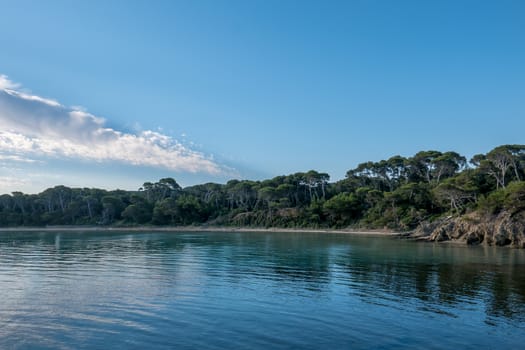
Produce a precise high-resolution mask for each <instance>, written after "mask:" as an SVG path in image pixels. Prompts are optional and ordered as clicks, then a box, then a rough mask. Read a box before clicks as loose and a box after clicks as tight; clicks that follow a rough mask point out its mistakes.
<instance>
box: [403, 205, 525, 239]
mask: <svg viewBox="0 0 525 350" xmlns="http://www.w3.org/2000/svg"><path fill="white" fill-rule="evenodd" d="M410 236H411V237H413V238H416V239H420V240H428V241H433V242H443V241H457V242H464V243H466V244H487V245H497V246H511V247H516V248H525V213H524V212H521V213H518V214H511V213H509V212H505V211H504V212H501V213H500V214H498V215H495V216H484V215H480V214H479V213H471V214H467V215H463V216H459V217H451V216H449V217H447V218H443V219H440V220H436V221H434V222H431V223H422V224H421V225H419V227H418V228H417V229H416V230H415V231H414V232H413V233H412V234H411V235H410Z"/></svg>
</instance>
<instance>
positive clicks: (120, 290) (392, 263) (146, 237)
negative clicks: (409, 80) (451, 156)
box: [0, 232, 525, 349]
mask: <svg viewBox="0 0 525 350" xmlns="http://www.w3.org/2000/svg"><path fill="white" fill-rule="evenodd" d="M0 293H1V297H0V348H1V349H28V348H31V349H33V348H37V349H39V348H50V349H79V348H90V349H93V348H106V349H109V348H112V349H113V348H117V349H118V348H125V349H144V348H177V349H184V348H193V349H226V348H250V349H270V348H271V349H320V348H323V349H350V348H351V349H360V348H362V349H370V348H375V349H407V348H413V349H421V348H430V349H432V348H434V349H450V348H454V347H458V348H462V349H479V348H482V349H489V348H498V349H499V348H505V347H511V346H513V347H514V348H515V349H517V348H523V340H524V339H525V252H524V251H520V250H512V249H502V248H499V249H497V248H482V247H475V248H467V247H457V246H450V245H434V244H424V243H414V242H407V241H402V240H397V239H392V238H386V237H352V236H348V235H336V234H334V235H330V234H297V233H194V232H192V233H144V234H141V233H133V234H127V233H109V232H107V233H104V232H99V233H92V232H91V233H63V232H62V233H49V232H48V233H35V232H32V233H5V232H4V233H0Z"/></svg>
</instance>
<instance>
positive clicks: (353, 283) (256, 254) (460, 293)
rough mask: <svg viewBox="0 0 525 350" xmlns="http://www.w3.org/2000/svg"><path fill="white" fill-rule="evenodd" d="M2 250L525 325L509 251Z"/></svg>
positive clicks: (423, 247)
mask: <svg viewBox="0 0 525 350" xmlns="http://www.w3.org/2000/svg"><path fill="white" fill-rule="evenodd" d="M58 235H60V237H59V238H58ZM13 242H14V243H13ZM0 248H2V249H4V248H5V249H11V248H13V249H14V248H16V249H17V252H18V253H17V254H14V255H13V256H12V258H13V259H17V260H23V259H27V256H30V255H31V253H35V252H39V253H42V254H34V255H33V256H35V257H38V259H45V261H42V264H63V263H64V262H66V263H67V264H63V265H61V266H62V268H63V269H75V268H78V265H76V264H73V263H69V262H80V263H82V262H86V263H95V262H97V261H99V260H107V259H112V261H113V262H114V263H115V264H121V263H123V261H124V260H126V259H134V260H133V261H134V262H136V263H137V266H139V265H138V264H142V263H144V264H147V265H149V266H150V267H155V268H156V269H157V270H156V271H157V272H156V273H158V274H159V277H161V276H162V277H163V278H165V279H166V280H167V281H174V279H173V276H172V275H173V274H174V273H175V272H176V271H181V270H183V269H184V266H186V267H187V266H188V265H187V264H188V262H190V263H193V262H195V264H193V265H191V269H190V270H188V271H190V272H192V273H193V272H195V273H197V272H198V273H200V274H201V275H200V276H201V277H205V276H207V277H211V278H212V279H213V278H217V277H218V278H227V279H228V280H229V281H231V282H234V283H237V284H238V285H242V284H243V283H254V284H255V285H254V286H253V288H258V287H259V286H264V283H265V282H264V281H269V280H270V281H273V282H275V283H276V284H279V286H282V287H285V288H290V289H294V290H296V291H301V290H302V291H326V290H328V288H331V287H330V286H331V283H333V282H336V283H338V284H343V285H345V284H346V285H348V286H349V292H350V293H353V294H355V295H358V296H359V297H361V298H363V299H366V300H368V301H370V302H372V301H373V302H377V301H379V302H380V301H381V300H386V301H388V299H395V301H396V302H400V303H401V304H402V303H403V302H408V303H414V302H416V303H422V305H421V307H422V308H425V309H426V310H430V311H433V312H454V310H450V309H451V308H452V309H453V308H455V307H459V308H465V307H468V305H469V304H473V305H474V304H478V305H482V307H483V308H484V309H485V312H486V314H487V317H505V318H509V319H514V320H519V321H525V279H524V278H523V276H524V274H525V259H524V253H525V252H523V251H517V250H510V249H509V250H498V249H492V248H482V247H478V248H472V249H470V248H458V249H456V248H452V247H446V246H436V245H431V244H430V245H429V244H416V243H413V242H402V241H399V242H396V241H392V240H389V239H384V238H383V239H373V238H370V237H367V238H348V237H341V236H329V235H315V234H311V235H310V234H302V233H297V234H279V233H260V234H259V233H214V234H202V233H183V234H173V233H169V234H166V233H151V234H138V233H133V234H126V233H115V234H112V233H108V232H101V233H97V232H90V233H85V234H82V233H60V234H57V233H48V234H36V235H35V233H27V234H21V233H16V237H15V236H14V235H13V236H12V237H11V236H9V235H4V236H2V237H1V240H0ZM184 264H186V265H184ZM183 265H184V266H183ZM170 274H171V275H170ZM199 278H200V277H199ZM258 283H259V284H258Z"/></svg>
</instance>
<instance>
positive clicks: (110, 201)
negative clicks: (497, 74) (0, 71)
mask: <svg viewBox="0 0 525 350" xmlns="http://www.w3.org/2000/svg"><path fill="white" fill-rule="evenodd" d="M524 180H525V145H503V146H499V147H496V148H494V149H493V150H491V151H490V152H488V153H486V154H478V155H475V156H474V157H472V159H470V160H467V159H466V158H465V157H464V156H462V155H460V154H458V153H456V152H444V153H443V152H439V151H421V152H418V153H416V154H415V155H414V156H412V157H402V156H399V155H397V156H393V157H391V158H389V159H387V160H381V161H378V162H373V161H370V162H366V163H362V164H359V165H358V166H357V167H356V168H355V169H351V170H349V171H348V172H347V173H346V177H345V178H344V179H342V180H340V181H336V182H330V176H329V175H328V174H327V173H322V172H318V171H314V170H310V171H307V172H298V173H295V174H291V175H283V176H277V177H274V178H272V179H268V180H263V181H250V180H231V181H228V182H227V183H226V184H217V183H206V184H200V185H195V186H190V187H185V188H181V186H179V184H178V183H177V182H176V180H175V179H173V178H163V179H160V180H159V181H157V182H146V183H144V184H143V186H142V187H141V188H139V189H137V190H136V191H125V190H112V191H108V190H103V189H97V188H69V187H66V186H56V187H53V188H49V189H46V190H45V191H43V192H41V193H39V194H24V193H21V192H13V193H11V194H3V195H1V196H0V226H2V227H13V226H55V225H89V226H93V225H105V226H107V225H112V226H137V225H171V226H182V225H210V226H238V227H282V228H361V229H365V228H366V229H377V228H381V229H393V230H402V231H407V230H411V229H414V228H415V227H416V226H418V225H419V224H420V223H422V222H432V221H434V220H436V219H438V218H442V217H449V216H460V215H464V214H467V213H471V212H479V213H482V214H483V215H497V214H498V213H500V212H502V211H507V212H509V213H511V214H515V213H520V212H522V211H525V181H524Z"/></svg>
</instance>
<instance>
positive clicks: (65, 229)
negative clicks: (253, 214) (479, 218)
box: [0, 226, 400, 236]
mask: <svg viewBox="0 0 525 350" xmlns="http://www.w3.org/2000/svg"><path fill="white" fill-rule="evenodd" d="M56 231H60V232H97V231H114V232H286V233H292V232H297V233H343V234H351V235H371V236H396V235H400V233H398V232H393V231H388V230H350V229H309V228H304V229H301V228H298V229H295V228H293V229H292V228H279V227H271V228H253V227H213V226H166V227H162V226H160V227H157V226H137V227H105V226H46V227H0V232H56Z"/></svg>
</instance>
